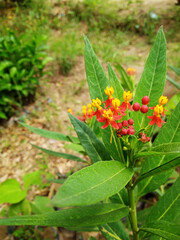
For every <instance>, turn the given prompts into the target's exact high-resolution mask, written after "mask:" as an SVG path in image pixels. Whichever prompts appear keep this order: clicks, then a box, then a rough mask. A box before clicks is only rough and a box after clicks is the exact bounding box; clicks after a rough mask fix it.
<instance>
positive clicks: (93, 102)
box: [92, 98, 101, 109]
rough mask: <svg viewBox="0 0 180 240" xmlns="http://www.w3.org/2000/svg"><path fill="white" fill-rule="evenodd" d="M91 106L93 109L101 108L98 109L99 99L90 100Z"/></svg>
mask: <svg viewBox="0 0 180 240" xmlns="http://www.w3.org/2000/svg"><path fill="white" fill-rule="evenodd" d="M92 105H93V107H97V108H98V109H99V108H101V107H100V106H101V100H100V99H99V98H96V100H95V99H93V100H92Z"/></svg>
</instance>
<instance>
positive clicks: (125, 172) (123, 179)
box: [52, 161, 133, 207]
mask: <svg viewBox="0 0 180 240" xmlns="http://www.w3.org/2000/svg"><path fill="white" fill-rule="evenodd" d="M132 175H133V170H132V169H129V168H126V167H125V166H124V164H122V163H120V162H118V161H101V162H97V163H95V164H93V165H91V166H89V167H86V168H84V169H81V170H80V171H78V172H76V173H74V174H73V175H72V176H70V177H69V178H68V179H67V180H66V182H65V183H64V185H63V186H62V187H61V188H60V189H59V190H58V192H57V194H56V195H55V197H54V198H53V200H52V203H53V205H54V206H57V207H60V206H61V207H66V206H79V205H88V204H93V203H96V202H99V201H101V200H103V199H105V198H107V197H110V196H112V195H113V194H115V193H117V192H119V191H120V190H121V189H122V188H123V187H125V185H126V184H127V183H128V182H129V181H130V179H131V177H132Z"/></svg>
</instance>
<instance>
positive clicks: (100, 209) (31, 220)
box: [0, 203, 129, 228]
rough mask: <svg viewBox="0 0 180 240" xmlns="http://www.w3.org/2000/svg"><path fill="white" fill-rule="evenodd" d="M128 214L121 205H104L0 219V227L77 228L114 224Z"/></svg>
mask: <svg viewBox="0 0 180 240" xmlns="http://www.w3.org/2000/svg"><path fill="white" fill-rule="evenodd" d="M128 213H129V210H128V207H125V206H123V205H121V204H112V203H104V204H96V205H90V206H83V207H77V208H69V209H63V210H60V211H57V212H53V213H46V214H40V215H33V216H19V217H11V218H6V219H0V225H15V226H19V225H38V226H57V227H71V228H73V227H76V228H77V227H83V226H84V227H86V226H96V225H100V224H104V223H107V222H114V221H117V220H119V219H121V218H123V217H125V216H127V215H128Z"/></svg>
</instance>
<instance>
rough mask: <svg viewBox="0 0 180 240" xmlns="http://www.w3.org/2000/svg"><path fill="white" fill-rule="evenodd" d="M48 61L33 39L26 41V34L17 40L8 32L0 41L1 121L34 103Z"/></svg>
mask: <svg viewBox="0 0 180 240" xmlns="http://www.w3.org/2000/svg"><path fill="white" fill-rule="evenodd" d="M50 60H51V58H49V57H47V55H46V52H45V46H39V45H38V44H37V38H36V36H32V37H31V39H30V40H29V41H27V39H26V37H25V35H24V36H21V37H18V36H16V35H15V33H13V32H11V31H9V32H8V33H7V35H6V36H3V37H1V38H0V91H1V96H0V119H7V118H8V117H10V116H11V115H12V114H13V113H14V112H15V111H16V110H17V109H20V108H21V106H22V105H23V104H25V103H27V102H30V101H32V100H33V98H34V95H35V91H36V88H37V86H38V85H39V78H40V77H42V76H43V75H44V74H46V73H45V72H44V67H45V65H46V64H47V63H48V62H49V61H50Z"/></svg>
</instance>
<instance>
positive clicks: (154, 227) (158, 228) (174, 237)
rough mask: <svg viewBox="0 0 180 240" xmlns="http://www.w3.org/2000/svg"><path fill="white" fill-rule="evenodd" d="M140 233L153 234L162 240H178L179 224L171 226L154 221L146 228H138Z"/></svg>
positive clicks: (168, 223)
mask: <svg viewBox="0 0 180 240" xmlns="http://www.w3.org/2000/svg"><path fill="white" fill-rule="evenodd" d="M140 230H141V231H145V232H148V233H153V234H155V235H158V236H160V237H163V238H164V239H168V240H180V227H179V224H172V223H171V222H165V221H156V222H154V221H153V222H152V223H149V224H148V225H147V226H144V227H142V228H140Z"/></svg>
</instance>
